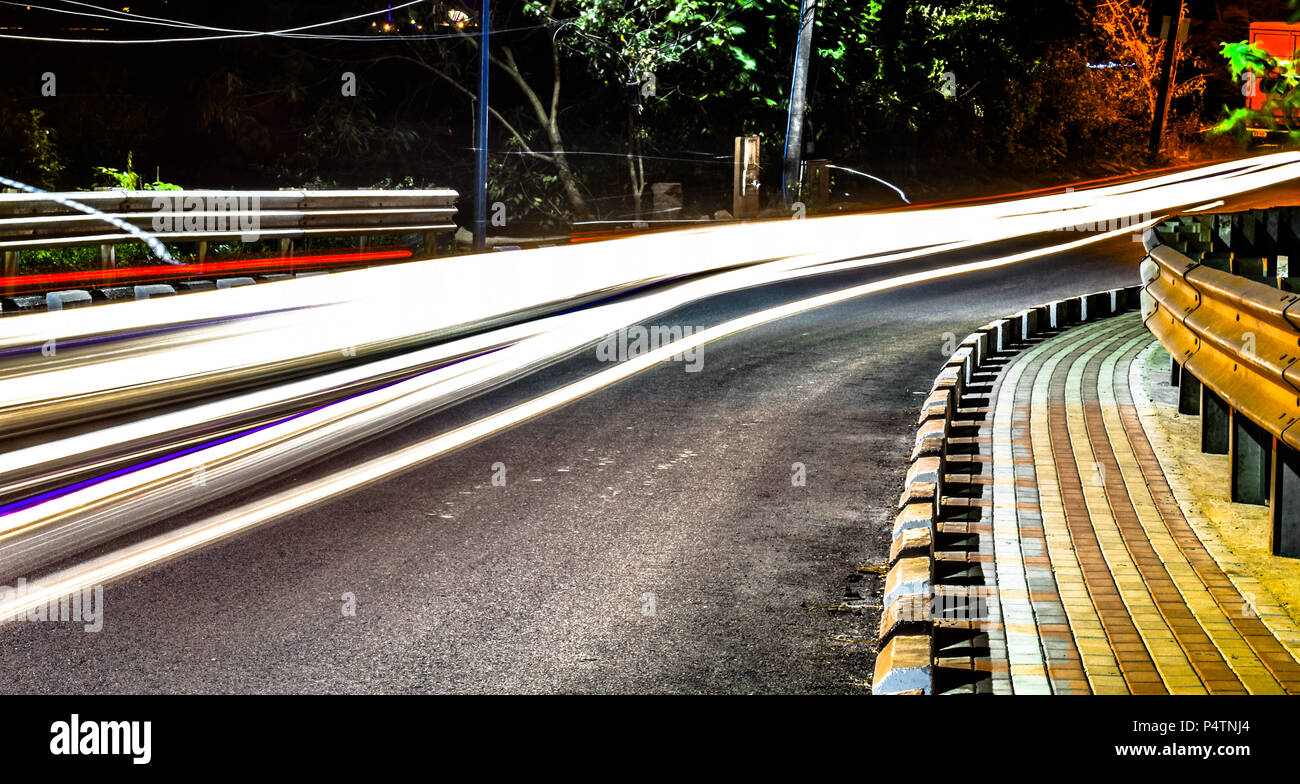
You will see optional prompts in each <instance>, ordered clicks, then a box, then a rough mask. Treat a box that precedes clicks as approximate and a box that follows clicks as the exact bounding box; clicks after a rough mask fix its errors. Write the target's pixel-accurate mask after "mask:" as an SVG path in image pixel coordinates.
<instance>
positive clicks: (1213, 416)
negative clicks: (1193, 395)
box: [1200, 384, 1232, 455]
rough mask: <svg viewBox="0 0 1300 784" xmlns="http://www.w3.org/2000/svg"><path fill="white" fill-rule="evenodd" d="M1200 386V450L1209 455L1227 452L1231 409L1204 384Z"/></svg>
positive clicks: (1229, 437)
mask: <svg viewBox="0 0 1300 784" xmlns="http://www.w3.org/2000/svg"><path fill="white" fill-rule="evenodd" d="M1200 387H1201V451H1202V452H1204V453H1206V454H1210V455H1226V454H1228V446H1229V444H1228V442H1229V441H1230V440H1231V430H1232V428H1231V420H1232V409H1231V408H1229V406H1228V403H1227V402H1226V401H1225V400H1224V399H1223V398H1221V397H1219V396H1218V395H1216V394H1214V391H1213V390H1211V389H1210V388H1209V387H1207V386H1205V385H1204V384H1201V385H1200Z"/></svg>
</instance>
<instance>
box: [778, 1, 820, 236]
mask: <svg viewBox="0 0 1300 784" xmlns="http://www.w3.org/2000/svg"><path fill="white" fill-rule="evenodd" d="M816 15H817V0H799V43H798V44H797V45H796V47H795V51H794V78H793V80H792V83H791V85H790V108H789V114H788V115H787V117H786V125H785V166H784V168H783V169H782V170H781V203H782V205H783V206H784V207H785V208H786V209H787V210H788V209H790V208H791V205H792V204H793V203H794V202H796V201H798V196H799V162H800V160H801V159H802V158H803V112H804V105H805V104H806V103H807V99H808V59H809V56H810V55H811V54H812V34H813V19H814V18H815V17H816Z"/></svg>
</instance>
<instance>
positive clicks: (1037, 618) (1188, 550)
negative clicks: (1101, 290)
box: [936, 314, 1300, 694]
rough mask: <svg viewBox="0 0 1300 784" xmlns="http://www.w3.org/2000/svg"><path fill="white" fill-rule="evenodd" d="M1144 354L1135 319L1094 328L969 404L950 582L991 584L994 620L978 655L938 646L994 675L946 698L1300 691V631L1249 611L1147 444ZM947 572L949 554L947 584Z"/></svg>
mask: <svg viewBox="0 0 1300 784" xmlns="http://www.w3.org/2000/svg"><path fill="white" fill-rule="evenodd" d="M1152 344H1153V338H1152V337H1151V335H1150V333H1148V332H1147V331H1146V330H1145V329H1144V328H1143V326H1142V322H1141V319H1140V317H1139V316H1137V315H1135V314H1130V315H1124V316H1118V317H1114V318H1110V319H1106V320H1103V321H1099V322H1094V323H1090V324H1087V325H1084V326H1080V327H1076V328H1073V329H1069V330H1066V331H1065V332H1063V333H1061V334H1059V335H1055V336H1053V337H1049V338H1048V339H1046V340H1042V341H1039V342H1036V343H1034V344H1032V345H1031V346H1029V347H1028V348H1026V349H1024V350H1023V351H1021V352H1019V353H1017V354H1015V355H1012V356H1010V358H1009V360H1008V361H1007V362H1006V364H1004V365H1003V366H1002V367H1001V368H1000V369H999V370H998V372H996V373H995V374H987V375H986V376H985V377H983V378H977V380H976V384H975V385H974V386H972V388H971V389H969V390H968V391H967V394H966V396H965V398H964V399H963V402H962V407H963V408H962V412H961V416H960V417H959V418H966V419H968V420H969V421H972V422H973V423H974V424H973V425H972V426H971V427H969V428H968V431H969V433H968V435H967V437H966V438H957V439H954V442H953V445H952V451H953V452H954V454H953V455H952V456H951V457H950V460H949V465H948V469H947V470H948V474H949V477H950V482H952V483H953V484H954V485H955V486H961V485H963V484H964V485H966V486H967V487H968V488H969V490H970V492H968V493H967V494H965V496H964V497H961V496H960V494H957V495H958V497H956V498H953V499H951V502H948V500H947V499H946V502H945V514H944V519H945V521H944V522H941V524H940V527H941V530H942V531H944V532H945V533H946V535H948V536H964V537H966V541H968V542H969V543H970V544H969V548H970V551H969V552H968V554H966V555H964V556H962V557H961V560H962V561H963V564H962V569H961V571H960V572H959V574H960V575H961V580H959V581H958V582H961V583H964V587H963V589H962V590H965V591H967V592H968V593H973V592H975V591H977V590H978V589H979V588H980V587H981V586H982V587H983V589H984V591H983V592H984V593H987V594H988V595H989V597H990V598H989V599H988V618H989V620H988V621H987V622H985V623H984V624H983V636H982V637H980V638H978V639H979V642H977V643H976V644H974V645H970V644H969V643H966V644H963V645H962V646H958V647H957V648H956V649H950V650H949V649H945V648H944V647H943V646H940V650H939V654H938V656H939V664H940V665H941V667H946V668H947V669H949V670H950V671H952V670H966V671H968V672H974V673H975V674H976V675H977V676H978V674H980V673H983V674H984V675H985V677H983V678H982V679H981V678H979V677H971V678H968V679H964V680H959V681H956V682H955V683H956V685H954V686H952V687H951V688H948V689H947V690H949V691H963V690H965V691H987V690H991V691H994V692H997V693H1075V694H1080V693H1107V694H1126V693H1133V694H1166V693H1172V694H1203V693H1211V694H1243V693H1252V694H1278V693H1284V692H1285V693H1293V694H1294V693H1300V663H1297V658H1296V652H1297V651H1300V629H1298V628H1297V627H1296V625H1295V624H1294V623H1293V622H1292V621H1291V619H1290V617H1289V616H1287V615H1286V613H1285V612H1283V611H1282V610H1281V608H1280V607H1278V606H1277V604H1276V603H1275V602H1273V601H1271V599H1270V598H1269V597H1268V596H1261V595H1260V593H1259V592H1258V591H1255V590H1252V591H1250V592H1249V594H1250V597H1251V600H1250V602H1247V600H1246V598H1245V597H1244V596H1243V593H1242V590H1241V588H1240V585H1241V584H1242V583H1243V578H1240V577H1238V576H1237V575H1233V577H1229V575H1228V574H1227V573H1225V571H1224V569H1223V568H1222V566H1221V564H1222V563H1225V562H1227V561H1230V560H1231V554H1230V553H1227V552H1226V551H1224V550H1223V548H1222V547H1221V546H1220V545H1219V544H1218V542H1217V541H1216V540H1214V538H1213V534H1212V533H1209V532H1208V529H1209V527H1210V526H1209V524H1208V523H1206V522H1205V521H1201V520H1196V519H1193V520H1191V521H1189V519H1188V514H1191V513H1185V512H1184V510H1183V508H1182V507H1180V505H1179V503H1178V496H1177V495H1176V494H1175V490H1174V489H1173V488H1171V486H1170V480H1169V479H1168V478H1167V477H1166V475H1165V473H1164V472H1163V471H1162V469H1161V465H1160V462H1159V460H1158V458H1157V454H1156V452H1155V450H1153V448H1152V441H1153V440H1156V441H1157V443H1159V442H1160V439H1159V435H1158V434H1156V433H1155V432H1154V428H1153V436H1154V438H1149V437H1148V434H1147V430H1146V429H1144V421H1146V423H1147V424H1146V427H1147V428H1150V427H1151V420H1150V404H1149V403H1147V402H1146V400H1145V397H1144V395H1142V394H1141V393H1139V395H1138V397H1139V400H1138V402H1137V403H1135V401H1134V395H1133V393H1132V390H1133V389H1137V388H1139V387H1138V386H1136V385H1139V384H1140V383H1141V379H1140V375H1141V373H1140V370H1141V366H1142V363H1141V361H1140V355H1143V352H1144V351H1147V350H1150V348H1151V346H1152ZM963 444H965V445H966V446H968V447H969V448H968V449H967V450H966V451H969V452H970V454H965V455H963V454H960V453H961V452H962V451H963V449H962V447H963ZM962 520H965V522H961V521H962ZM1198 531H1200V532H1201V536H1204V537H1205V539H1206V541H1202V538H1201V536H1198ZM952 566H953V565H952V564H951V563H946V562H945V561H944V560H943V557H942V556H941V557H940V561H939V562H938V564H937V565H936V571H937V572H942V573H941V574H940V575H938V582H939V583H940V584H942V583H944V582H945V579H944V576H943V574H957V572H953V571H952ZM1229 571H1231V570H1229ZM1234 580H1235V581H1234ZM949 582H950V583H951V582H953V581H951V580H949ZM944 590H947V589H945V588H944V587H943V586H942V585H941V586H940V587H939V591H940V592H941V593H942V592H943V591H944ZM943 624H944V622H943V621H941V622H940V625H941V626H942V625H943Z"/></svg>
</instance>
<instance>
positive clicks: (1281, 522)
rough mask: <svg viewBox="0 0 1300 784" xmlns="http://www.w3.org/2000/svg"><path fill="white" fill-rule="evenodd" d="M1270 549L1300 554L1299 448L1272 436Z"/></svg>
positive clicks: (1289, 553)
mask: <svg viewBox="0 0 1300 784" xmlns="http://www.w3.org/2000/svg"><path fill="white" fill-rule="evenodd" d="M1269 516H1270V517H1272V518H1273V527H1272V530H1271V531H1270V532H1269V533H1270V536H1269V550H1270V551H1271V552H1272V553H1273V555H1289V556H1300V452H1297V451H1296V450H1294V449H1292V448H1291V447H1290V446H1288V445H1287V444H1286V443H1284V442H1283V441H1281V440H1280V439H1273V492H1272V494H1271V496H1270V498H1269Z"/></svg>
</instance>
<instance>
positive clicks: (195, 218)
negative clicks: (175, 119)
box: [0, 189, 457, 276]
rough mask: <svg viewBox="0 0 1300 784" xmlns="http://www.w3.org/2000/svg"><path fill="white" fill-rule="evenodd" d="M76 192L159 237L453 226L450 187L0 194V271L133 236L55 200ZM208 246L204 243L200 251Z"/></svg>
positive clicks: (107, 256)
mask: <svg viewBox="0 0 1300 784" xmlns="http://www.w3.org/2000/svg"><path fill="white" fill-rule="evenodd" d="M52 195H53V196H62V197H66V198H69V199H76V200H77V201H78V202H80V203H82V204H85V205H87V206H89V207H92V208H94V209H96V210H100V211H101V212H103V213H105V214H106V215H108V216H111V217H113V218H116V219H119V220H121V221H124V222H126V223H129V224H131V225H133V226H135V227H137V228H139V229H140V230H142V231H144V232H147V233H149V234H152V235H153V236H156V237H157V238H158V239H160V240H162V241H164V242H197V243H208V242H220V241H231V240H239V239H241V238H242V239H246V240H249V241H252V240H251V238H254V237H255V238H257V239H280V240H282V241H286V240H287V241H292V240H293V239H295V238H304V237H311V236H333V235H362V236H368V235H372V234H424V235H426V236H428V235H432V234H436V233H438V232H445V231H453V230H455V228H456V226H455V224H454V223H453V222H452V216H453V215H455V213H456V206H455V202H456V198H457V194H456V191H453V190H446V189H438V190H330V191H309V190H280V191H216V190H188V191H127V190H107V191H90V192H85V193H66V194H28V193H3V194H0V252H3V253H4V275H5V276H11V275H16V274H18V272H19V269H20V261H21V255H20V254H21V253H22V252H23V251H27V250H38V249H43V248H57V247H68V246H76V245H98V246H100V247H101V259H103V260H104V265H103V266H104V267H106V268H107V267H112V266H113V263H112V257H113V254H112V253H111V248H112V246H114V245H117V244H120V243H124V242H135V241H138V238H137V237H134V236H132V235H131V234H129V233H127V232H124V231H122V230H120V229H118V228H116V227H114V226H113V225H112V224H110V223H108V222H106V221H104V220H103V219H102V218H101V217H99V216H95V215H87V214H84V213H82V212H78V211H75V210H73V209H71V208H70V207H68V206H66V205H64V204H60V203H59V202H58V201H55V200H54V199H52V198H51V196H52ZM205 251H206V248H205V247H204V248H203V249H202V250H201V252H200V256H203V255H204V253H205Z"/></svg>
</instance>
